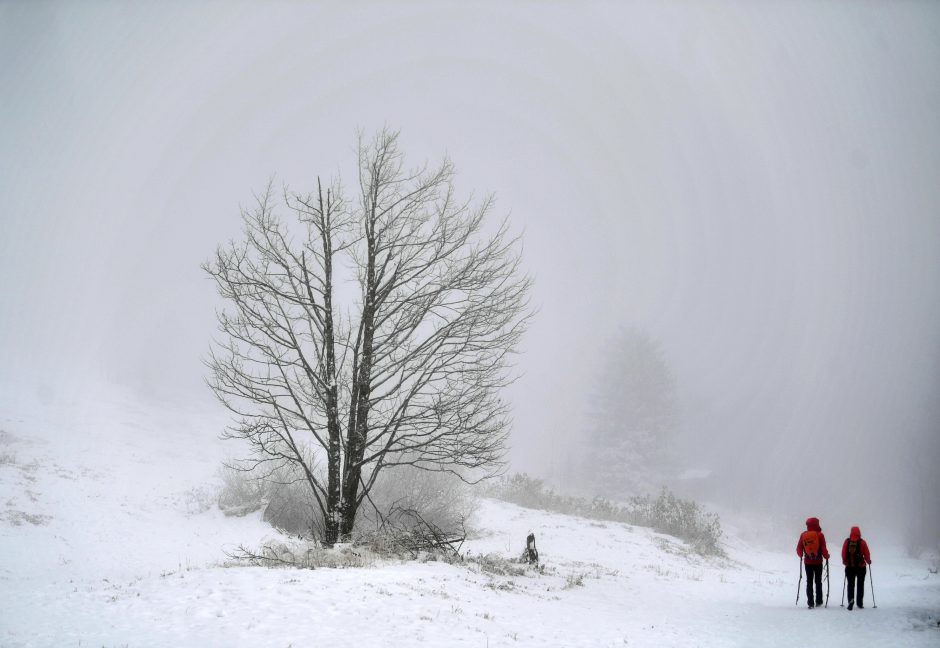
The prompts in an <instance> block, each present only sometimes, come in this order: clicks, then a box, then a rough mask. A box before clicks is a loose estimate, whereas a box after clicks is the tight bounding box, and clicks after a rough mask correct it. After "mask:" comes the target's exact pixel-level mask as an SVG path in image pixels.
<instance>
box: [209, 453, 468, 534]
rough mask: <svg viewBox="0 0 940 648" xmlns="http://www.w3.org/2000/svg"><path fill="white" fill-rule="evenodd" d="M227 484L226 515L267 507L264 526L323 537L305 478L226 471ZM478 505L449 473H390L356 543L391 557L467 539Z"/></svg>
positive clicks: (366, 506)
mask: <svg viewBox="0 0 940 648" xmlns="http://www.w3.org/2000/svg"><path fill="white" fill-rule="evenodd" d="M222 480H223V486H222V490H221V494H220V496H219V507H220V508H221V509H222V510H223V511H224V512H225V513H226V514H227V515H245V514H247V513H251V512H254V511H257V510H259V509H262V508H263V510H264V514H263V518H264V521H265V522H268V523H269V524H270V525H271V526H273V527H275V528H277V529H280V530H282V531H284V532H285V533H288V534H291V535H297V536H301V537H304V538H322V533H323V529H324V525H323V515H322V513H321V511H320V507H319V505H318V503H317V501H316V498H315V497H314V495H313V493H312V492H311V490H310V487H309V485H308V484H307V482H306V480H304V479H303V477H302V475H297V474H295V473H293V472H292V471H291V470H290V469H289V468H281V469H280V470H276V471H273V472H271V473H267V474H262V473H261V472H260V470H255V471H246V470H243V469H240V467H238V466H235V467H229V466H226V467H225V468H224V469H223V470H222ZM475 506H476V498H475V497H474V494H473V491H472V490H471V489H470V487H469V486H467V484H465V483H464V482H462V481H461V480H460V479H459V478H458V477H456V476H454V475H452V474H450V473H443V472H428V471H424V470H419V469H416V468H412V467H407V466H405V467H397V468H388V469H386V470H385V471H384V472H383V473H382V474H381V475H380V477H379V479H378V481H377V482H376V484H375V486H374V487H373V488H372V492H371V493H370V495H369V498H367V499H366V500H365V501H364V502H363V504H362V507H361V511H362V513H361V514H360V515H359V516H358V520H357V523H356V528H355V531H354V540H355V542H356V543H357V544H361V545H371V544H375V545H376V547H377V548H379V549H381V550H382V551H386V552H388V553H401V552H412V553H413V552H414V551H420V550H424V549H426V548H427V547H429V546H430V545H429V544H428V543H429V541H432V540H433V539H434V538H435V537H437V538H447V539H450V540H453V539H454V538H457V537H460V538H462V536H463V531H464V521H465V520H466V519H468V518H469V517H470V515H472V513H473V510H474V508H475ZM382 535H388V536H389V537H387V538H381V537H379V536H382Z"/></svg>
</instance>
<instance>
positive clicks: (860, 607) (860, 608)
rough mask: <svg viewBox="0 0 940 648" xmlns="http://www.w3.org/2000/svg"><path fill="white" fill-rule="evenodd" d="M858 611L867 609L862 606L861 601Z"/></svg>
mask: <svg viewBox="0 0 940 648" xmlns="http://www.w3.org/2000/svg"><path fill="white" fill-rule="evenodd" d="M858 609H859V610H864V609H865V606H864V605H862V603H861V601H859V604H858Z"/></svg>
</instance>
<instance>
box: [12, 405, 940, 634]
mask: <svg viewBox="0 0 940 648" xmlns="http://www.w3.org/2000/svg"><path fill="white" fill-rule="evenodd" d="M12 393H13V392H12V391H10V390H5V391H4V393H3V395H2V396H0V430H3V432H2V433H0V493H2V495H0V505H2V507H0V556H2V561H0V645H2V646H77V645H87V646H125V645H127V646H288V645H293V646H300V645H311V646H318V645H324V644H326V643H327V642H331V641H339V640H343V641H349V642H353V644H352V645H361V646H413V645H431V646H480V647H484V646H520V645H528V646H625V645H626V646H791V645H826V646H852V647H853V648H858V647H859V646H935V645H940V630H938V629H937V628H936V622H937V619H938V618H940V577H938V576H937V575H933V574H930V573H929V572H928V569H927V567H928V565H927V563H925V562H922V561H915V560H910V559H905V558H903V557H901V556H900V553H899V552H895V553H894V554H892V553H891V552H890V551H887V550H885V549H883V548H879V551H877V552H876V553H875V559H876V560H875V566H874V567H875V569H874V578H875V587H876V590H875V594H876V596H877V602H878V604H879V607H878V609H866V610H860V611H857V612H855V611H853V612H851V613H850V612H847V611H845V610H843V609H840V608H839V597H840V595H841V570H839V569H837V568H835V565H833V572H832V579H833V582H832V591H831V598H830V607H829V609H824V610H814V611H812V612H811V611H808V610H806V609H805V608H804V607H803V606H802V603H801V604H800V605H799V606H795V605H794V604H793V601H794V597H795V594H796V580H797V577H798V572H797V569H798V563H797V561H796V558H795V556H791V555H789V554H785V553H778V552H774V551H769V550H766V549H762V548H759V547H753V546H748V545H747V544H745V543H744V542H742V541H741V540H739V539H737V538H735V537H731V538H729V543H728V550H729V555H730V558H729V559H728V560H703V559H701V558H699V557H696V556H694V555H688V553H687V552H686V551H685V549H684V546H683V545H682V544H681V543H678V542H676V541H675V540H674V539H671V538H669V537H667V536H662V535H659V534H656V533H654V532H652V531H650V530H648V529H644V528H639V527H631V526H628V525H623V524H614V523H610V524H604V523H597V522H587V521H584V520H580V519H577V518H571V517H568V516H563V515H556V514H550V513H544V512H538V511H531V510H526V509H521V508H518V507H515V506H512V505H509V504H505V503H500V502H495V501H489V500H487V501H484V502H482V504H481V507H480V509H479V512H478V515H477V520H476V528H477V534H476V537H475V538H474V539H472V540H470V541H468V543H467V545H466V547H467V549H468V550H469V551H470V552H472V553H474V554H485V553H497V554H500V555H503V556H506V557H510V556H515V555H517V554H519V553H520V552H521V550H522V546H523V544H524V539H525V536H526V535H527V533H528V532H529V531H530V530H531V531H534V532H535V533H536V535H537V537H538V545H539V550H540V552H541V554H542V557H543V560H544V563H545V566H546V569H545V573H543V574H540V573H537V572H534V571H530V572H527V574H526V575H524V576H517V577H507V576H497V575H493V574H490V573H485V572H482V571H481V570H480V568H479V567H478V566H476V565H470V566H452V565H447V564H443V563H433V562H432V563H397V562H396V563H389V564H376V565H372V566H369V567H365V568H357V569H319V570H313V571H300V570H283V569H277V570H271V569H262V568H249V567H225V566H222V563H223V562H224V560H225V555H224V549H226V548H232V547H234V546H235V545H237V544H246V545H257V544H258V543H260V542H261V541H262V539H263V538H264V537H270V536H273V535H274V534H273V533H272V532H271V530H270V529H269V528H268V527H266V525H264V524H263V523H262V522H261V521H260V519H259V516H258V515H257V514H256V515H253V516H248V517H246V518H229V517H225V516H223V515H222V514H221V513H220V512H219V511H218V510H217V509H215V508H214V507H211V506H210V505H211V504H212V497H211V494H212V489H213V488H214V483H213V482H214V475H215V473H216V470H217V468H218V465H219V462H220V461H221V460H222V459H223V458H225V457H226V455H227V453H229V452H233V451H234V449H233V448H232V447H231V446H229V445H226V444H223V443H221V442H219V441H218V440H217V439H216V436H215V435H216V433H217V431H218V429H219V426H220V425H221V423H222V421H223V419H222V418H221V417H220V416H219V414H218V413H217V412H199V411H178V410H176V411H174V410H173V409H171V408H169V407H144V406H141V405H139V404H136V403H135V402H134V400H133V399H131V398H129V397H127V396H122V397H118V398H115V397H113V396H112V395H111V394H113V392H111V391H109V390H104V391H102V392H101V393H100V394H99V395H97V396H96V395H92V396H88V395H87V394H86V395H85V396H83V397H82V398H81V399H72V400H68V399H60V400H57V401H54V402H49V399H48V398H46V399H45V401H39V400H37V399H36V397H35V396H32V395H27V396H22V395H20V396H12V395H11V394H12ZM870 604H871V601H869V605H870Z"/></svg>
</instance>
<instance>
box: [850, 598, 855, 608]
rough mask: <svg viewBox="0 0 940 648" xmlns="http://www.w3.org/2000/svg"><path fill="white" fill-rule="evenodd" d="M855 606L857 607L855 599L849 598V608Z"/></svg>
mask: <svg viewBox="0 0 940 648" xmlns="http://www.w3.org/2000/svg"><path fill="white" fill-rule="evenodd" d="M853 607H855V601H853V600H852V599H849V609H850V610H851V609H852V608H853Z"/></svg>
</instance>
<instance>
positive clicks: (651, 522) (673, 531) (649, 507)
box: [483, 473, 725, 556]
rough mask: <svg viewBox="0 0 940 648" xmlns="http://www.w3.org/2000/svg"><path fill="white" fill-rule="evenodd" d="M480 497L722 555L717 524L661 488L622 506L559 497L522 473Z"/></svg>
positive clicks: (487, 488) (698, 508) (694, 505)
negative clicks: (630, 527) (628, 528)
mask: <svg viewBox="0 0 940 648" xmlns="http://www.w3.org/2000/svg"><path fill="white" fill-rule="evenodd" d="M483 494H484V495H485V496H486V497H493V498H495V499H500V500H503V501H506V502H510V503H512V504H517V505H519V506H523V507H526V508H536V509H542V510H546V511H554V512H556V513H564V514H566V515H577V516H579V517H584V518H588V519H592V520H609V521H613V522H624V523H627V524H635V525H638V526H645V527H650V528H652V529H654V530H656V531H659V532H661V533H666V534H669V535H672V536H675V537H677V538H680V539H682V540H684V541H686V542H687V543H688V544H689V546H690V547H691V548H692V549H693V550H694V551H695V552H696V553H699V554H701V555H703V556H724V555H725V552H724V549H722V547H721V544H720V540H721V535H722V531H721V521H720V520H719V518H718V516H717V515H716V514H714V513H708V512H706V511H705V510H704V509H702V508H701V506H699V504H698V503H697V502H694V501H692V500H684V499H681V498H679V497H676V496H675V495H674V494H673V493H672V492H671V491H669V490H668V489H667V488H663V490H662V492H661V493H660V494H659V496H658V497H653V496H651V495H642V496H637V497H632V498H630V500H629V501H628V502H627V503H626V504H625V505H621V504H617V503H616V502H613V501H611V500H608V499H605V498H602V497H595V498H593V499H587V498H584V497H572V496H568V495H560V494H558V493H556V492H555V491H554V490H552V489H551V488H546V486H545V483H544V482H543V481H542V480H541V479H537V478H535V477H530V476H529V475H527V474H525V473H516V474H515V475H512V476H507V477H502V478H501V479H499V480H496V481H495V482H492V483H490V484H488V485H487V486H485V487H484V490H483Z"/></svg>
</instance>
